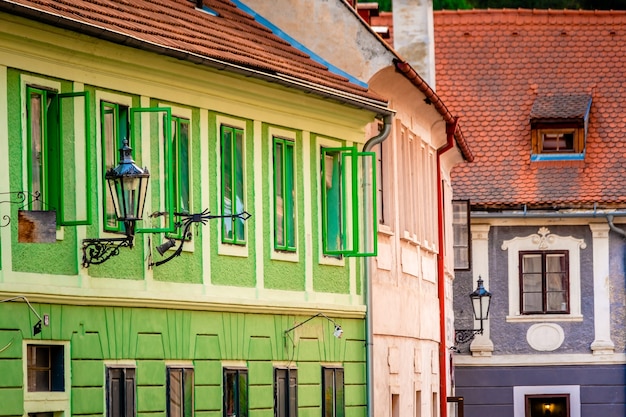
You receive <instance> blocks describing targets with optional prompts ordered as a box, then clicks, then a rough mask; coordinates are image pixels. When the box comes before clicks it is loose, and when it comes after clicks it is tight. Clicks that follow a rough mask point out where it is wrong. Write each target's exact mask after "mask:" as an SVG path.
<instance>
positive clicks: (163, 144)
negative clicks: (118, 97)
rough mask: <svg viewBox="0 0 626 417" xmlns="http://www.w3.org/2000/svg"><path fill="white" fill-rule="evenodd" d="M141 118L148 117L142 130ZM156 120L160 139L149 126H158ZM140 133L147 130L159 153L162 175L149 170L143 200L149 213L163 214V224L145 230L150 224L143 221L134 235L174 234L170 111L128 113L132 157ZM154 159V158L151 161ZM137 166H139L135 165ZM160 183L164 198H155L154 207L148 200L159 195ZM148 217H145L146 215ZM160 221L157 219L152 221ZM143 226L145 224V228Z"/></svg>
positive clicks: (145, 109) (151, 109) (152, 109)
mask: <svg viewBox="0 0 626 417" xmlns="http://www.w3.org/2000/svg"><path fill="white" fill-rule="evenodd" d="M143 114H149V115H150V116H151V117H150V123H148V126H144V125H143V124H142V122H141V116H142V115H143ZM159 116H160V118H161V120H163V125H162V126H163V131H162V133H163V136H162V137H159V135H158V133H157V134H153V133H154V132H155V131H157V129H155V130H153V129H151V127H152V126H157V125H158V123H159ZM142 129H150V137H151V139H152V140H154V138H155V137H156V138H157V139H156V140H157V141H158V143H159V151H160V152H161V151H162V152H163V161H164V165H165V166H164V170H165V172H163V173H159V172H157V171H156V170H152V169H149V171H150V193H149V194H148V197H147V198H151V202H152V211H153V212H155V211H158V212H164V213H165V222H164V224H160V225H157V226H154V227H147V226H148V225H149V224H150V221H147V222H146V220H144V223H143V224H144V226H143V227H138V228H137V229H136V231H137V232H138V233H171V232H174V231H175V229H176V227H175V222H174V211H175V209H176V206H175V205H174V163H173V155H172V109H171V108H169V107H142V108H131V109H130V131H131V138H132V141H131V143H132V144H134V146H132V145H131V146H132V147H133V153H134V154H136V148H138V144H139V143H140V142H141V139H140V138H141V132H142ZM153 159H154V158H153ZM137 165H139V164H137ZM161 181H163V182H164V188H163V189H164V193H165V195H164V196H163V197H164V198H159V200H158V201H159V203H158V204H157V207H155V204H154V203H155V201H157V200H155V198H152V197H153V196H154V194H155V193H159V187H158V185H159V183H160V182H161ZM148 214H149V213H148ZM159 219H161V218H160V217H157V218H156V220H159ZM146 223H147V224H146Z"/></svg>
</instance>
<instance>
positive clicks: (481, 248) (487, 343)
mask: <svg viewBox="0 0 626 417" xmlns="http://www.w3.org/2000/svg"><path fill="white" fill-rule="evenodd" d="M490 227H491V226H490V225H488V224H472V229H471V231H472V271H473V280H472V288H474V286H475V285H476V284H475V283H476V282H477V281H478V278H479V277H480V278H482V280H483V286H484V287H485V288H486V289H487V290H489V228H490ZM478 328H480V321H479V320H474V329H478ZM483 328H484V330H483V334H482V335H480V334H479V335H476V338H474V340H473V341H472V344H471V345H470V351H471V352H472V356H491V352H493V342H492V341H491V337H490V329H489V320H485V321H483Z"/></svg>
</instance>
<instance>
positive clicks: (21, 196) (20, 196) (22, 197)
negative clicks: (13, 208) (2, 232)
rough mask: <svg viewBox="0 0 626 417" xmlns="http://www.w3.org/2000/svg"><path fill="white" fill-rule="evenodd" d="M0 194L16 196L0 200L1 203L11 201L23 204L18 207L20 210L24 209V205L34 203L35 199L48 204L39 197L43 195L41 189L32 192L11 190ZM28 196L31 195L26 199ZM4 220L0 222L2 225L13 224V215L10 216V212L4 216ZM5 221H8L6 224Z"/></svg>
mask: <svg viewBox="0 0 626 417" xmlns="http://www.w3.org/2000/svg"><path fill="white" fill-rule="evenodd" d="M0 195H9V196H15V198H16V199H15V200H12V199H9V200H3V201H0V204H2V203H9V204H21V206H20V207H18V208H17V209H18V210H21V209H23V208H24V207H26V206H28V205H30V204H32V203H34V202H35V201H41V203H42V204H44V205H46V206H47V204H46V203H44V202H43V201H42V200H41V199H40V198H39V197H41V194H40V193H39V191H35V192H34V193H30V192H28V191H9V192H6V193H0ZM26 196H29V197H30V199H29V200H28V201H26ZM2 222H3V223H0V227H7V226H8V225H9V224H11V216H9V215H8V214H5V215H3V216H2ZM4 222H6V223H5V224H4Z"/></svg>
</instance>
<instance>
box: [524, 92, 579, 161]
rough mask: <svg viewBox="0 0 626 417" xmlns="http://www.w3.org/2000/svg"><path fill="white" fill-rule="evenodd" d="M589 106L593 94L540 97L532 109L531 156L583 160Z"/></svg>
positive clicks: (544, 158)
mask: <svg viewBox="0 0 626 417" xmlns="http://www.w3.org/2000/svg"><path fill="white" fill-rule="evenodd" d="M590 109H591V95H590V94H566V95H550V96H539V97H537V98H536V99H535V102H534V103H533V107H532V110H531V111H530V130H531V138H532V154H531V156H530V160H531V161H579V160H583V159H584V158H585V143H586V139H587V126H588V122H589V110H590Z"/></svg>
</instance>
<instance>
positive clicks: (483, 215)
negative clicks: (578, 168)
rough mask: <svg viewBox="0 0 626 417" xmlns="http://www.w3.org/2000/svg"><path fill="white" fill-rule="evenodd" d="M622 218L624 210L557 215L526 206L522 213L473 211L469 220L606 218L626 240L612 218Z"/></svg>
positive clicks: (594, 210) (625, 234)
mask: <svg viewBox="0 0 626 417" xmlns="http://www.w3.org/2000/svg"><path fill="white" fill-rule="evenodd" d="M616 216H617V217H624V216H626V211H624V210H615V211H597V210H596V209H595V207H594V209H593V211H589V210H587V211H578V212H567V213H559V212H558V211H533V212H528V211H527V210H526V206H524V210H523V211H498V212H487V211H473V212H471V213H470V218H471V219H560V218H563V219H583V218H589V217H593V218H596V217H598V218H600V217H606V221H607V223H608V224H609V228H610V229H611V230H612V231H614V232H615V233H617V234H618V235H620V236H622V237H624V238H626V230H624V229H620V228H619V227H617V226H616V225H615V223H614V222H613V219H614V217H616Z"/></svg>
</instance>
